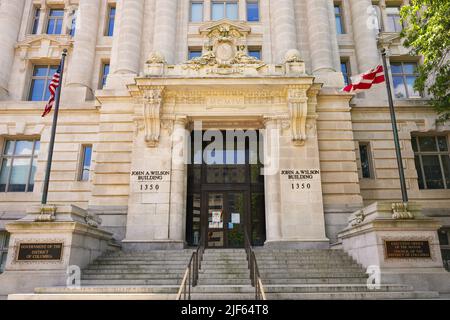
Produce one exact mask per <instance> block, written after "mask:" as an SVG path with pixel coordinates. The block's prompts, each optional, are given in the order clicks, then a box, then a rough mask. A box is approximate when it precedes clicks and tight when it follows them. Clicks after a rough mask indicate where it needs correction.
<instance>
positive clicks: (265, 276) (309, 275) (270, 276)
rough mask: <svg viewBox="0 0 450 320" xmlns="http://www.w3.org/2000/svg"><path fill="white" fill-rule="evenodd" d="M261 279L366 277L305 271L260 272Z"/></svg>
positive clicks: (364, 276) (352, 273)
mask: <svg viewBox="0 0 450 320" xmlns="http://www.w3.org/2000/svg"><path fill="white" fill-rule="evenodd" d="M260 274H261V278H262V279H263V280H264V279H278V278H280V279H299V278H328V279H330V278H367V275H365V274H364V273H356V272H339V273H337V272H334V273H327V272H312V271H309V272H308V271H306V272H302V273H298V272H295V273H294V272H276V273H275V272H274V273H267V272H263V271H260Z"/></svg>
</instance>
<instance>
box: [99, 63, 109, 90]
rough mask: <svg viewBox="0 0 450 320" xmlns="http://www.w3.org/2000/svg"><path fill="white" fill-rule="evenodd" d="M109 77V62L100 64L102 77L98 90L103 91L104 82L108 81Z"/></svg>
mask: <svg viewBox="0 0 450 320" xmlns="http://www.w3.org/2000/svg"><path fill="white" fill-rule="evenodd" d="M108 75H109V62H106V63H103V64H102V76H101V82H100V89H103V87H104V86H105V85H106V80H107V79H108Z"/></svg>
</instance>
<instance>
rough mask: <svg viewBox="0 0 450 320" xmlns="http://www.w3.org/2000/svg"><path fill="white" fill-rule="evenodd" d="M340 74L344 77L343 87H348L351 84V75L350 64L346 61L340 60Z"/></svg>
mask: <svg viewBox="0 0 450 320" xmlns="http://www.w3.org/2000/svg"><path fill="white" fill-rule="evenodd" d="M341 72H342V74H343V75H344V81H345V85H349V84H350V83H351V79H350V77H351V73H350V64H349V61H348V60H341Z"/></svg>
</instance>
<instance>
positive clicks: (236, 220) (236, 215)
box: [231, 213, 241, 224]
mask: <svg viewBox="0 0 450 320" xmlns="http://www.w3.org/2000/svg"><path fill="white" fill-rule="evenodd" d="M231 223H234V224H240V223H241V214H240V213H232V214H231Z"/></svg>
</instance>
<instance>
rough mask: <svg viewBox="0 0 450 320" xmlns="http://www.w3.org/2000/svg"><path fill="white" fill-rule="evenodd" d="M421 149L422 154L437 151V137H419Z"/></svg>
mask: <svg viewBox="0 0 450 320" xmlns="http://www.w3.org/2000/svg"><path fill="white" fill-rule="evenodd" d="M419 147H420V151H421V152H424V151H425V152H429V151H437V149H436V148H437V147H436V140H435V137H419Z"/></svg>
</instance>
